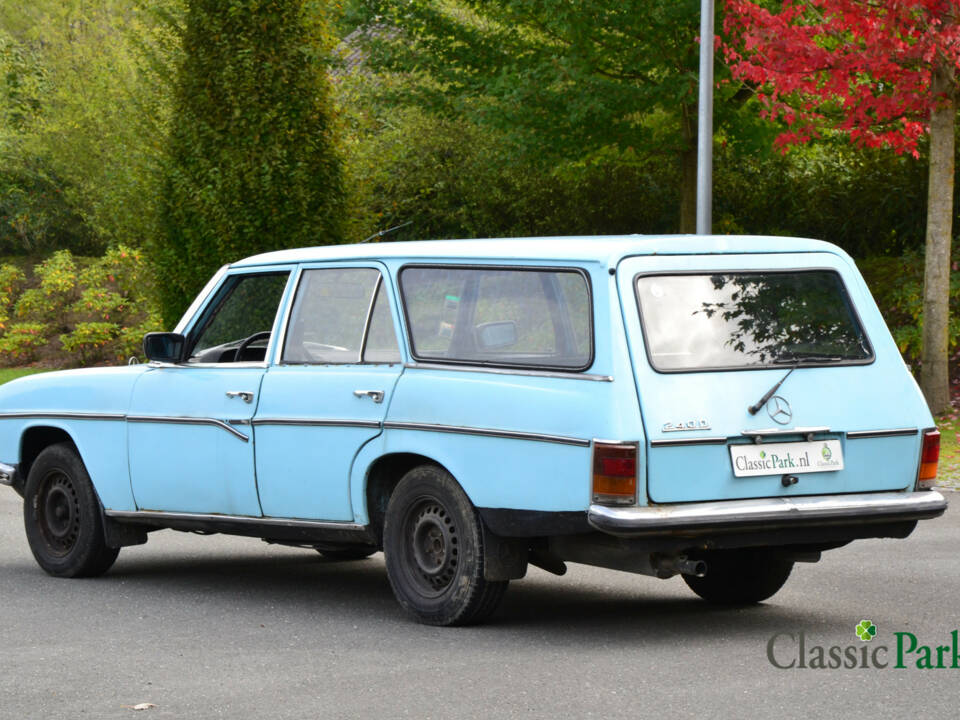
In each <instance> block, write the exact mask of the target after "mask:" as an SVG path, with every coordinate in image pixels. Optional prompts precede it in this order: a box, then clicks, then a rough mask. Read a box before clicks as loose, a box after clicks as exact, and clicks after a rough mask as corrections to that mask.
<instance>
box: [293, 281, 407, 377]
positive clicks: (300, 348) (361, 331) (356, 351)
mask: <svg viewBox="0 0 960 720" xmlns="http://www.w3.org/2000/svg"><path fill="white" fill-rule="evenodd" d="M281 362H284V363H293V364H307V365H312V364H317V365H320V364H326V365H339V364H355V363H360V362H364V363H396V362H400V351H399V349H398V347H397V338H396V335H395V334H394V332H393V321H392V319H391V316H390V305H389V301H388V299H387V297H386V295H385V289H384V286H383V281H382V278H381V276H380V272H379V271H378V270H375V269H373V268H323V269H317V270H304V271H303V274H302V275H301V278H300V285H299V287H298V288H297V295H296V299H295V300H294V303H293V308H292V309H291V312H290V323H289V326H288V329H287V340H286V342H285V343H284V348H283V356H282V359H281Z"/></svg>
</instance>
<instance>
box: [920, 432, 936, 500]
mask: <svg viewBox="0 0 960 720" xmlns="http://www.w3.org/2000/svg"><path fill="white" fill-rule="evenodd" d="M939 463H940V433H939V432H938V431H937V430H927V431H926V432H925V433H923V449H922V450H920V473H919V475H917V489H918V490H929V489H930V488H932V487H933V484H934V483H935V482H936V480H937V465H939Z"/></svg>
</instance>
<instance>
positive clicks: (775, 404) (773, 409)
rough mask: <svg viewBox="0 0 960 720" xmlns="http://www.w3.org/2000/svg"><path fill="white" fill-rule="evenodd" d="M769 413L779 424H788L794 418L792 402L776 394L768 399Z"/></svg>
mask: <svg viewBox="0 0 960 720" xmlns="http://www.w3.org/2000/svg"><path fill="white" fill-rule="evenodd" d="M767 415H769V416H770V418H771V419H772V420H773V421H774V422H775V423H777V424H778V425H786V424H787V423H789V422H790V421H791V420H793V410H791V409H790V403H788V402H787V401H786V400H785V399H783V398H782V397H780V396H779V395H774V396H773V397H772V398H770V399H769V400H768V401H767Z"/></svg>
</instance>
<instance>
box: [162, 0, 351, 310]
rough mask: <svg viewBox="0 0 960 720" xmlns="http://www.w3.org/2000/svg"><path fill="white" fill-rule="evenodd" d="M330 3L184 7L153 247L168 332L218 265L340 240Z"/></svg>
mask: <svg viewBox="0 0 960 720" xmlns="http://www.w3.org/2000/svg"><path fill="white" fill-rule="evenodd" d="M325 5H326V4H325V3H321V2H317V1H316V0H189V1H188V7H187V12H186V17H185V21H184V25H183V31H182V52H183V58H182V61H181V64H180V66H179V68H178V71H177V80H176V88H175V92H174V107H173V119H172V123H171V134H170V139H169V142H168V147H167V157H166V159H165V161H164V171H163V172H164V189H163V191H162V194H163V207H162V212H161V228H162V233H161V234H160V235H159V236H158V237H156V238H155V239H154V240H153V241H152V242H151V243H150V244H149V246H148V247H149V250H150V254H151V258H152V261H153V263H154V266H155V268H156V271H157V275H158V277H157V280H158V285H159V288H160V294H161V303H162V307H163V315H164V320H165V322H166V323H168V324H171V323H173V322H174V321H175V320H176V319H177V317H178V316H179V314H180V313H181V312H182V310H183V309H184V307H185V306H186V305H187V303H188V302H189V301H190V299H191V298H192V296H193V295H194V294H195V293H196V292H197V291H198V290H199V289H200V288H201V287H202V286H203V284H204V283H205V282H206V280H207V279H208V278H209V276H210V275H211V274H212V273H213V271H214V270H216V268H217V267H218V266H219V265H221V264H223V263H224V262H228V261H231V260H236V259H238V258H240V257H243V256H245V255H250V254H253V253H257V252H263V251H266V250H275V249H278V248H285V247H295V246H301V245H323V244H328V243H333V242H337V241H339V240H340V239H341V231H340V210H341V207H342V196H343V187H342V179H341V167H340V160H339V158H338V156H337V154H336V152H335V150H334V140H335V138H334V135H335V124H334V120H333V119H332V118H331V107H330V100H329V92H328V91H329V88H328V79H327V65H328V57H329V50H330V47H331V39H332V38H331V36H330V35H329V32H328V29H327V25H326V7H325Z"/></svg>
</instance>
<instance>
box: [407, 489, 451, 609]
mask: <svg viewBox="0 0 960 720" xmlns="http://www.w3.org/2000/svg"><path fill="white" fill-rule="evenodd" d="M403 536H404V538H406V541H407V542H406V543H405V544H404V547H403V548H402V552H404V554H405V557H404V565H405V566H406V567H408V568H409V569H410V570H411V571H412V572H411V573H410V575H411V579H412V580H413V581H414V582H415V583H416V584H417V586H418V587H419V589H420V591H421V592H422V593H423V594H424V595H427V596H437V595H440V594H442V593H443V592H444V591H445V590H446V589H447V588H448V587H450V583H451V582H453V578H454V576H455V575H456V572H457V561H458V555H459V548H458V547H457V545H458V543H459V538H458V537H457V526H456V524H454V522H453V518H452V517H451V516H450V513H448V512H447V510H446V509H445V508H444V507H443V505H441V504H440V503H439V502H437V500H436V499H434V498H425V499H424V500H423V501H421V502H420V503H418V504H416V505H414V506H413V507H411V508H410V511H409V512H408V513H407V517H406V518H405V520H404V527H403Z"/></svg>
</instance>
